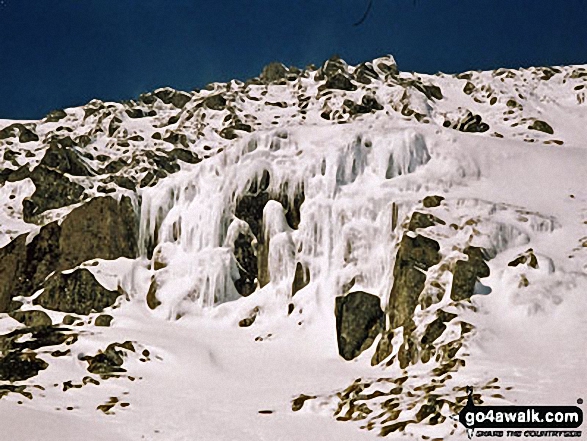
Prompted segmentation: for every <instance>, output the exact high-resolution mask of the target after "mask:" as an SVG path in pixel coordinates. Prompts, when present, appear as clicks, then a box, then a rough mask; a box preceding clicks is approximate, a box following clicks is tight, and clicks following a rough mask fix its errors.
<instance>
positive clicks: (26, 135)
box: [0, 123, 39, 143]
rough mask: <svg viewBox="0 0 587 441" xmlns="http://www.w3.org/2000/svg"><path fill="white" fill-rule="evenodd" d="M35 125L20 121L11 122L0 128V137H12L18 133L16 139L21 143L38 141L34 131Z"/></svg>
mask: <svg viewBox="0 0 587 441" xmlns="http://www.w3.org/2000/svg"><path fill="white" fill-rule="evenodd" d="M34 128H35V125H30V124H29V125H25V124H20V123H15V124H11V125H9V126H7V127H4V128H3V129H2V130H0V139H7V138H13V137H15V136H16V134H17V133H18V141H19V142H21V143H26V142H32V141H38V140H39V137H38V136H37V134H36V133H35V132H34Z"/></svg>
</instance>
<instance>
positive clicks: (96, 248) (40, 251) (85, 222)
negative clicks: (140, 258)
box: [0, 197, 138, 312]
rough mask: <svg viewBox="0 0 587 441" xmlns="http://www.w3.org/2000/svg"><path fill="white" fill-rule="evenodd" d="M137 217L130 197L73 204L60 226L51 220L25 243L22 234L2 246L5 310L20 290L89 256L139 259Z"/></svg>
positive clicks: (0, 298) (0, 304) (0, 299)
mask: <svg viewBox="0 0 587 441" xmlns="http://www.w3.org/2000/svg"><path fill="white" fill-rule="evenodd" d="M137 228H138V225H137V217H136V215H135V213H134V210H133V208H132V204H131V202H130V199H129V198H127V197H123V198H122V199H121V201H120V202H118V201H116V200H115V199H113V198H111V197H103V198H95V199H93V200H91V201H90V202H88V203H87V204H85V205H82V206H81V207H78V208H76V209H74V210H73V211H72V212H71V213H69V215H68V216H67V217H66V218H65V220H64V221H63V223H62V224H61V225H59V224H58V223H57V222H52V223H50V224H47V225H45V226H44V227H42V228H41V229H40V230H39V233H38V234H37V235H36V236H35V237H34V238H33V239H32V240H31V241H30V243H29V244H26V235H21V236H18V237H17V238H16V239H14V240H13V241H12V242H11V243H9V244H8V245H6V246H5V247H4V248H1V249H0V312H2V311H7V310H8V309H9V305H10V301H11V299H12V298H13V297H15V296H18V295H23V296H28V295H31V294H33V293H34V292H35V291H36V290H38V289H39V288H41V287H42V285H43V281H44V280H45V278H46V277H47V276H48V275H49V274H50V273H52V272H53V271H61V270H65V269H69V268H73V267H75V266H77V265H79V264H80V263H82V262H85V261H86V260H89V259H96V258H99V259H117V258H119V257H128V258H134V257H135V256H136V254H137V235H138V233H137Z"/></svg>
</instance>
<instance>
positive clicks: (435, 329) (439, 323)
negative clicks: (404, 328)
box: [421, 310, 456, 346]
mask: <svg viewBox="0 0 587 441" xmlns="http://www.w3.org/2000/svg"><path fill="white" fill-rule="evenodd" d="M455 317H456V314H451V313H449V312H445V311H442V310H440V311H438V312H437V317H436V319H435V320H434V321H433V322H432V323H430V324H429V325H428V327H427V328H426V331H425V332H424V335H423V336H422V340H421V344H422V346H426V345H431V344H432V343H434V341H435V340H436V339H437V338H438V337H440V336H441V335H442V333H443V332H444V330H445V329H446V324H445V323H448V322H450V321H451V320H452V319H454V318H455Z"/></svg>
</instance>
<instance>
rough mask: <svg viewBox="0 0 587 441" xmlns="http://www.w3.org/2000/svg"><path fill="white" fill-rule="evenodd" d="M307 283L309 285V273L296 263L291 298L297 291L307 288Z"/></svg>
mask: <svg viewBox="0 0 587 441" xmlns="http://www.w3.org/2000/svg"><path fill="white" fill-rule="evenodd" d="M308 283H310V271H309V270H308V268H307V267H305V266H304V265H302V264H301V263H300V262H297V263H296V272H295V274H294V280H293V283H292V284H291V296H292V297H293V296H295V295H296V293H297V292H298V291H300V290H302V289H303V288H305V287H306V286H308Z"/></svg>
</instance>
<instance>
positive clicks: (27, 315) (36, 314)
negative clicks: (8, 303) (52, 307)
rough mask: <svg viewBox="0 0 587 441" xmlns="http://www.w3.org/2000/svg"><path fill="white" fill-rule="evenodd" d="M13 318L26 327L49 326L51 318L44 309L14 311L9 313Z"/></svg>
mask: <svg viewBox="0 0 587 441" xmlns="http://www.w3.org/2000/svg"><path fill="white" fill-rule="evenodd" d="M10 317H12V318H13V319H14V320H17V321H19V322H21V323H22V324H24V325H25V326H27V327H38V326H51V325H52V324H53V322H51V318H50V317H49V316H48V315H47V313H46V312H44V311H15V312H13V313H11V314H10Z"/></svg>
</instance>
